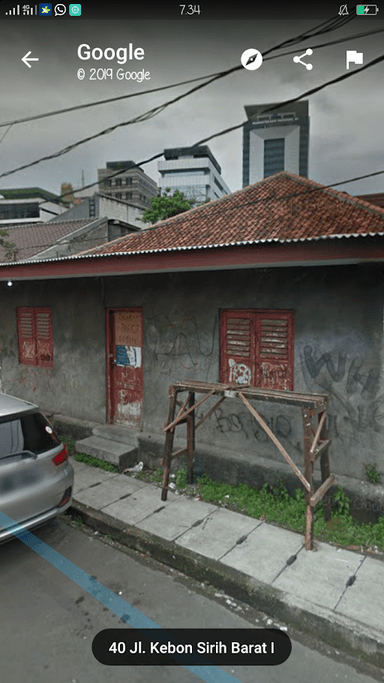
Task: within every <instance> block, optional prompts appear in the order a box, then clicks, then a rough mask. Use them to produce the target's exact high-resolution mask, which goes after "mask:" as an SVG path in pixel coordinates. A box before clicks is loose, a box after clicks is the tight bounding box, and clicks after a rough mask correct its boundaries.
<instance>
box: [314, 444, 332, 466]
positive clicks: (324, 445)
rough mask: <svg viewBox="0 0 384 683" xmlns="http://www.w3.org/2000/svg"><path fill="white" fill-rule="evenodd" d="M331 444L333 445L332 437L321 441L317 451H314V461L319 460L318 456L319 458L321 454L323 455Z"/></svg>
mask: <svg viewBox="0 0 384 683" xmlns="http://www.w3.org/2000/svg"><path fill="white" fill-rule="evenodd" d="M330 445H331V439H325V440H324V441H322V442H321V443H320V446H319V447H318V449H317V451H316V453H314V455H313V462H314V461H315V460H317V458H318V457H319V456H320V455H322V454H323V453H324V451H326V450H327V448H329V446H330Z"/></svg>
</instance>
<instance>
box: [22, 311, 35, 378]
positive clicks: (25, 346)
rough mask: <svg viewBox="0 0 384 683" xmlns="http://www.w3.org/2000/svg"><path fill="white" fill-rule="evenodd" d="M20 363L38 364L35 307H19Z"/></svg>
mask: <svg viewBox="0 0 384 683" xmlns="http://www.w3.org/2000/svg"><path fill="white" fill-rule="evenodd" d="M17 332H18V338H19V363H24V364H25V365H36V335H35V316H34V309H33V308H18V309H17Z"/></svg>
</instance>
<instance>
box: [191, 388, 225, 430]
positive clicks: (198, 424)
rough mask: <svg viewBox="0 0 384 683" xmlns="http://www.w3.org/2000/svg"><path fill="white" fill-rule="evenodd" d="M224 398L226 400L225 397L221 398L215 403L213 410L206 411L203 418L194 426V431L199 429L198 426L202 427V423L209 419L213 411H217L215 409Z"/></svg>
mask: <svg viewBox="0 0 384 683" xmlns="http://www.w3.org/2000/svg"><path fill="white" fill-rule="evenodd" d="M225 398H226V397H225V396H222V397H221V399H220V400H219V401H217V403H215V405H214V406H213V408H211V409H210V410H208V412H207V413H206V414H205V415H204V417H202V418H201V420H199V422H198V423H197V424H196V425H195V429H197V428H198V427H200V425H202V424H203V422H205V420H208V418H209V417H211V415H212V413H214V412H215V410H217V408H218V407H219V406H220V405H221V404H222V402H223V401H225Z"/></svg>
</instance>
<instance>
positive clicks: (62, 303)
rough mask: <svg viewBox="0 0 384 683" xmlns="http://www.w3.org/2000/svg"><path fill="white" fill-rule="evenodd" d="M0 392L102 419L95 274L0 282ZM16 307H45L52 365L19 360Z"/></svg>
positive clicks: (101, 341)
mask: <svg viewBox="0 0 384 683" xmlns="http://www.w3.org/2000/svg"><path fill="white" fill-rule="evenodd" d="M0 291H1V295H0V296H1V299H0V308H1V318H0V390H1V391H3V392H5V393H8V394H13V395H14V396H18V397H19V398H23V399H26V400H28V401H32V402H34V403H37V404H38V405H40V406H41V407H42V408H43V409H45V410H46V411H48V412H54V413H56V412H58V413H64V414H67V415H70V416H73V417H78V418H80V419H89V420H90V419H93V420H95V421H98V422H105V416H106V409H105V404H106V380H105V372H106V369H105V368H106V365H105V317H104V310H103V307H102V303H101V301H102V283H101V282H100V281H98V280H95V279H94V278H89V279H81V280H73V281H68V280H62V281H60V280H56V281H48V280H47V281H38V282H34V283H32V282H26V283H17V282H14V284H13V287H11V288H9V287H7V286H6V283H0ZM16 306H50V307H51V311H52V332H53V345H54V348H53V363H54V367H53V368H39V367H33V366H29V365H23V364H19V361H18V344H17V326H16Z"/></svg>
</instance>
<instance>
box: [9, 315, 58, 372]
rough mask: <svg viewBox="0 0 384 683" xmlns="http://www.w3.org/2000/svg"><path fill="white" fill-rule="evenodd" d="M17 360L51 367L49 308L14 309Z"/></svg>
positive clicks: (51, 345) (26, 363)
mask: <svg viewBox="0 0 384 683" xmlns="http://www.w3.org/2000/svg"><path fill="white" fill-rule="evenodd" d="M16 315H17V331H18V339H19V362H20V363H23V364H25V365H38V366H40V367H48V368H52V367H53V339H52V319H51V309H50V308H29V307H28V308H27V307H19V308H17V311H16Z"/></svg>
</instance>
